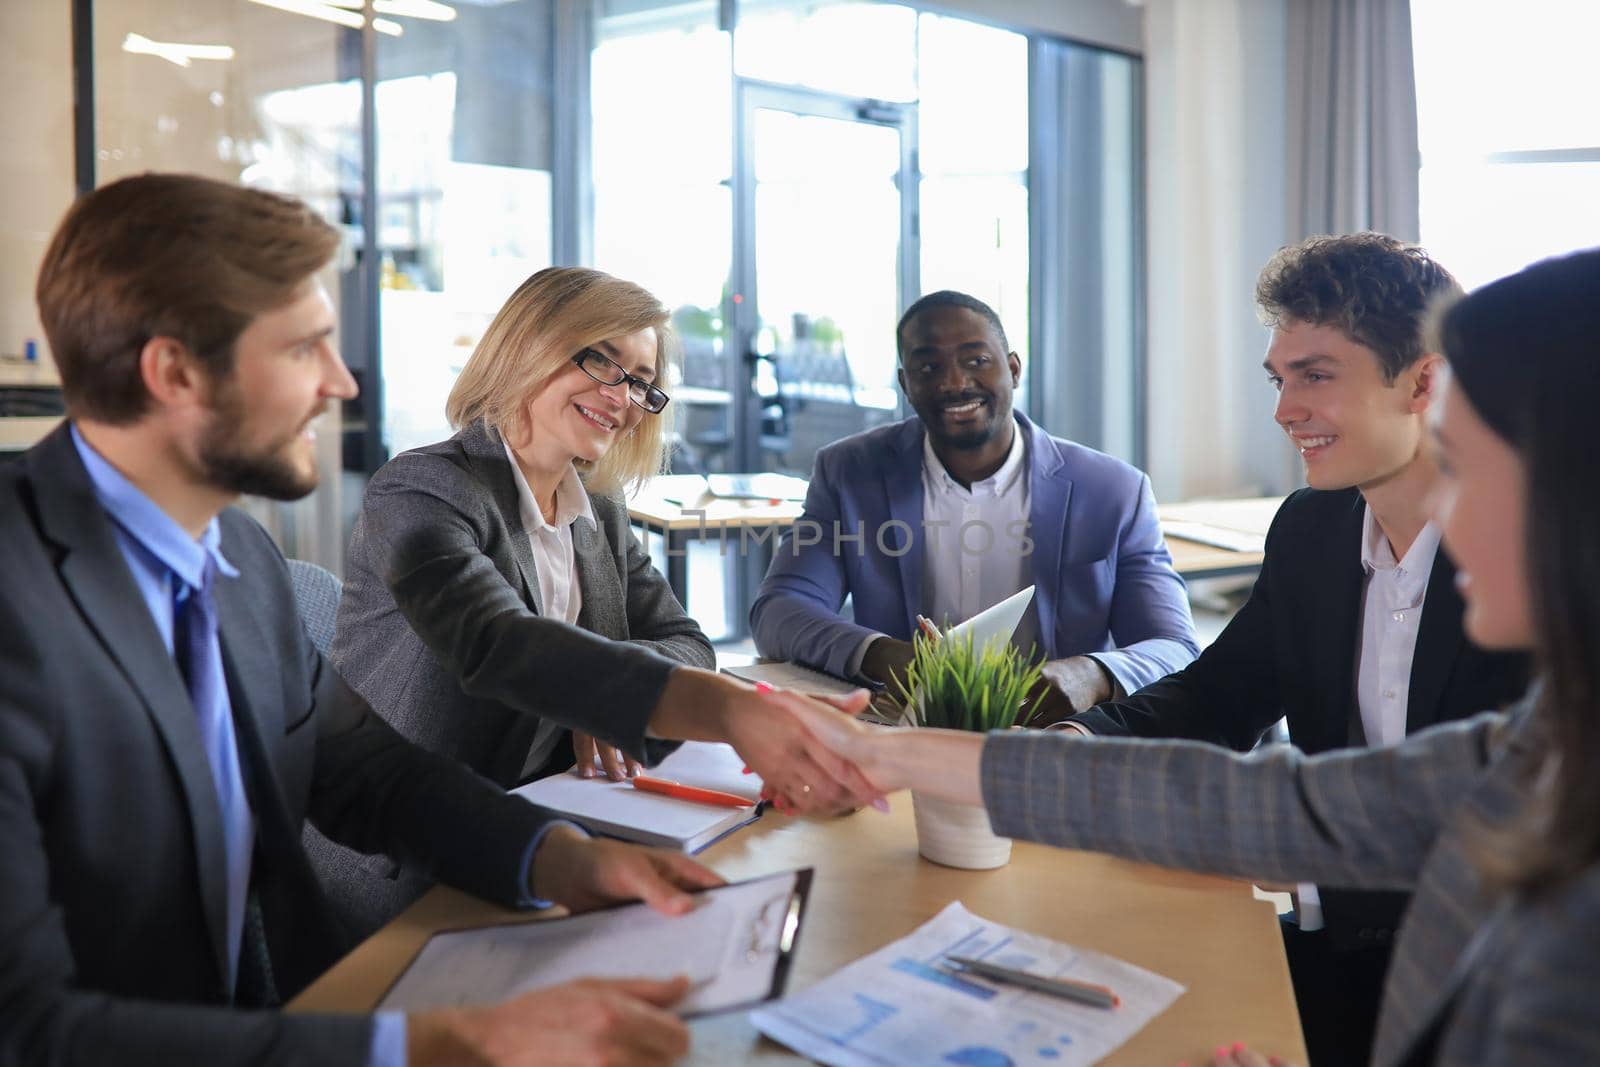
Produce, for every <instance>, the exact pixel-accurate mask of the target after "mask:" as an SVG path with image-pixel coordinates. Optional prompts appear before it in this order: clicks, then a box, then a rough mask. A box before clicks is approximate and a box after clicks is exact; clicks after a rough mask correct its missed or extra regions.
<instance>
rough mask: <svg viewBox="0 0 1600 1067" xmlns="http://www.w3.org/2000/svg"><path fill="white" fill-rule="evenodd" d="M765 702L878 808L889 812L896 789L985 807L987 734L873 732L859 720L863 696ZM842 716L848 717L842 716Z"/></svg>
mask: <svg viewBox="0 0 1600 1067" xmlns="http://www.w3.org/2000/svg"><path fill="white" fill-rule="evenodd" d="M763 696H764V697H765V699H766V701H767V703H768V704H769V705H771V706H773V707H775V708H782V709H784V710H785V711H787V712H788V713H789V714H791V715H793V716H794V717H795V718H796V719H797V720H798V721H799V722H801V723H802V724H803V725H804V727H805V728H806V730H808V731H809V732H810V733H811V735H812V737H814V738H815V740H816V742H817V744H819V745H821V746H822V747H823V748H825V749H827V751H828V752H829V754H830V755H832V756H833V757H834V758H835V759H837V760H839V761H841V762H842V763H843V764H845V765H846V766H848V767H851V768H852V769H853V770H854V771H855V773H857V774H858V775H860V776H861V777H862V778H863V779H865V781H866V782H867V784H868V786H869V787H870V789H871V794H870V795H869V798H868V799H869V800H871V801H872V802H873V806H874V807H877V808H880V809H884V808H885V805H884V804H882V803H879V802H880V801H882V799H883V797H884V795H885V794H887V793H892V792H894V791H895V790H897V789H915V790H917V791H918V792H919V793H931V794H932V795H934V796H938V797H943V798H944V799H946V800H953V801H955V802H957V803H960V804H982V803H983V788H982V782H981V780H980V764H981V759H982V754H983V739H984V735H983V734H977V733H967V732H965V731H962V730H932V729H923V728H913V727H903V726H872V725H869V724H867V723H864V722H860V721H859V720H857V719H856V718H855V717H854V716H855V715H856V714H859V712H860V710H861V705H862V704H863V703H864V701H863V700H862V699H861V696H860V695H859V694H857V695H854V696H852V697H839V698H817V699H812V698H808V697H802V696H800V695H799V694H798V693H793V692H789V691H787V690H782V689H771V688H768V689H767V690H765V691H764V693H763ZM821 704H829V705H832V707H831V708H830V707H823V706H821ZM834 709H837V710H834ZM840 711H843V712H845V713H846V714H844V715H841V714H839V712H840ZM775 792H776V795H777V796H778V797H780V798H787V799H788V800H790V801H791V802H792V801H793V794H786V793H784V792H783V791H782V790H781V789H779V790H777V791H775ZM780 810H782V809H781V808H780Z"/></svg>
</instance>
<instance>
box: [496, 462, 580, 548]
mask: <svg viewBox="0 0 1600 1067" xmlns="http://www.w3.org/2000/svg"><path fill="white" fill-rule="evenodd" d="M500 447H501V448H504V449H505V450H506V462H508V463H510V464H511V476H512V477H513V478H514V479H516V483H517V511H518V512H520V513H521V516H522V528H523V529H525V530H527V531H528V532H529V533H535V532H537V531H539V530H543V529H546V528H547V527H548V528H550V529H562V528H564V527H567V526H571V525H572V524H573V523H574V522H575V521H577V520H578V519H584V520H587V521H588V523H589V525H590V526H597V525H598V524H597V523H596V522H595V518H594V508H593V507H591V506H590V505H589V493H588V491H587V490H585V489H584V488H583V480H582V479H581V478H579V477H578V468H577V467H575V466H573V465H572V464H571V463H568V464H567V469H566V472H565V473H564V474H562V475H561V482H560V484H559V485H557V486H556V521H555V522H545V521H544V512H543V510H541V509H540V507H539V504H538V501H536V500H534V499H533V490H532V489H530V488H528V479H527V478H525V477H524V476H523V474H522V467H521V466H520V465H519V464H518V463H517V456H516V453H514V452H512V451H511V446H510V445H508V444H506V443H505V442H504V441H501V442H500Z"/></svg>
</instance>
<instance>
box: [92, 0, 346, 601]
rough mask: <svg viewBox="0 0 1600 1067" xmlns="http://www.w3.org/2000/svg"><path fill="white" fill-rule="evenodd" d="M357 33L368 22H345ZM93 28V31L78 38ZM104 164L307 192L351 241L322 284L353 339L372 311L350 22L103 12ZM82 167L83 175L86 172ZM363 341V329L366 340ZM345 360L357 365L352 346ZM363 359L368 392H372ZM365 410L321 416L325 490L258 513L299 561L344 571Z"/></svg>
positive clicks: (155, 2) (127, 0)
mask: <svg viewBox="0 0 1600 1067" xmlns="http://www.w3.org/2000/svg"><path fill="white" fill-rule="evenodd" d="M343 14H346V15H349V16H350V18H347V19H345V23H349V22H351V21H352V20H353V21H354V24H355V25H357V26H359V25H360V16H359V15H355V14H354V13H349V12H345V13H343ZM85 28H86V27H83V26H82V25H81V24H80V26H79V27H77V32H79V33H82V32H83V31H84V29H85ZM90 32H91V36H92V40H91V44H92V54H93V84H94V106H93V109H92V114H93V121H94V130H93V135H94V154H93V173H92V177H91V176H89V175H85V174H83V173H80V174H79V175H78V181H79V185H80V187H82V186H84V185H87V184H94V185H102V184H105V183H106V182H110V181H115V180H116V179H117V178H121V177H124V176H127V175H130V174H138V173H142V172H144V171H151V170H166V171H186V172H189V173H194V174H202V175H205V176H207V177H212V178H218V179H222V180H224V181H237V182H242V183H243V184H245V185H252V186H258V187H260V188H263V189H270V190H273V191H275V192H282V193H289V194H292V195H294V196H298V197H300V198H302V199H304V200H305V201H307V202H308V203H309V204H311V205H312V206H313V207H315V208H316V209H317V210H318V211H320V212H321V213H322V214H323V215H324V217H326V218H327V219H328V221H330V222H333V223H336V224H338V225H339V226H340V227H341V228H342V229H343V230H344V232H345V235H346V241H345V245H344V247H343V249H342V250H341V252H340V254H339V256H338V257H337V259H336V260H335V262H334V264H333V265H332V266H331V267H330V268H329V270H328V272H327V276H326V277H325V278H324V279H323V282H324V285H325V286H326V287H327V290H328V293H329V295H330V296H331V297H332V298H333V301H334V304H335V307H336V308H337V310H338V312H339V316H340V323H341V333H343V334H344V335H345V336H346V337H348V335H349V334H350V332H351V331H352V328H353V326H354V324H355V322H356V321H357V320H358V319H359V316H360V314H361V308H362V300H361V292H360V284H359V278H360V272H359V268H358V262H357V258H358V251H359V248H360V245H361V233H360V225H359V223H360V219H361V213H362V203H361V198H362V163H361V158H362V153H361V129H362V121H361V120H362V93H361V81H360V74H361V35H360V34H359V32H357V31H356V30H354V29H352V28H351V27H350V26H349V25H347V24H342V23H340V22H330V21H327V20H325V19H317V18H307V17H305V16H303V15H298V14H293V13H290V12H287V11H284V10H280V9H275V8H273V7H270V6H267V5H264V4H259V3H247V2H245V0H226V2H216V3H205V4H195V3H189V2H187V0H120V2H118V3H115V4H107V3H100V4H95V5H93V20H92V30H91V31H90ZM80 169H81V168H80ZM358 332H359V331H358ZM346 344H347V356H348V354H349V353H348V341H347V342H346ZM359 355H360V353H359V352H357V353H356V356H357V358H355V359H352V360H351V362H352V364H353V365H354V366H353V369H354V370H356V372H357V376H358V378H359V379H362V386H363V388H364V389H365V388H367V387H368V386H369V384H370V378H369V376H367V375H366V374H365V373H364V367H363V366H362V362H361V360H360V359H359ZM362 405H363V401H360V400H358V401H356V402H354V403H353V404H350V405H347V406H346V410H345V411H344V412H343V418H344V419H345V420H346V425H345V426H343V427H342V426H341V422H340V420H341V413H340V412H338V411H333V412H330V413H329V414H327V415H325V416H323V418H322V420H321V422H322V424H321V425H320V426H319V427H318V430H319V434H318V450H319V454H320V466H321V468H322V487H321V488H319V489H318V491H317V492H316V493H315V494H313V495H312V496H311V497H309V498H307V499H306V500H304V501H299V502H297V503H294V504H279V503H275V502H269V501H263V500H252V501H247V502H246V507H247V509H248V510H250V511H251V512H252V513H253V514H254V515H255V516H256V517H257V518H258V519H260V520H261V521H262V523H263V524H264V525H265V526H266V527H267V529H268V530H269V531H271V532H272V534H273V535H274V537H276V538H277V540H278V543H279V544H280V545H281V546H282V547H283V549H284V551H285V552H286V553H287V554H289V555H296V556H300V557H302V558H306V559H311V560H315V561H317V562H319V563H322V564H323V565H325V566H328V567H329V568H330V569H333V570H334V571H335V572H336V573H337V572H338V571H339V570H340V569H341V564H342V559H343V547H342V546H343V543H344V527H345V523H344V511H345V508H344V507H342V506H341V502H342V503H343V504H345V505H349V506H353V505H354V504H355V503H359V499H360V494H359V487H358V489H357V491H356V492H355V494H354V500H351V499H350V498H349V494H344V499H343V501H341V477H340V471H341V468H342V467H343V465H344V464H343V463H342V462H341V459H342V449H341V439H342V437H343V436H344V435H343V434H342V433H341V429H344V430H348V431H350V432H353V433H354V434H355V435H356V436H357V438H359V436H360V434H361V427H362V426H363V423H364V419H365V417H366V415H365V409H364V408H363V406H362Z"/></svg>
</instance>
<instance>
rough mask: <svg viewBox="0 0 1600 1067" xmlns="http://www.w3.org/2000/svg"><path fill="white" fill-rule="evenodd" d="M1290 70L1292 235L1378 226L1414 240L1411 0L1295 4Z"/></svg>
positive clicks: (1322, 0)
mask: <svg viewBox="0 0 1600 1067" xmlns="http://www.w3.org/2000/svg"><path fill="white" fill-rule="evenodd" d="M1288 76H1289V85H1288V98H1287V105H1288V134H1289V175H1288V177H1289V183H1288V189H1289V228H1290V231H1291V233H1290V236H1291V238H1294V239H1298V238H1301V237H1308V236H1310V235H1312V234H1318V233H1353V232H1355V231H1358V230H1380V231H1382V232H1384V233H1388V234H1393V235H1394V236H1395V237H1399V238H1401V239H1402V240H1406V241H1415V240H1417V239H1418V235H1419V232H1420V231H1419V226H1418V217H1417V214H1418V213H1417V167H1418V163H1419V154H1418V151H1417V88H1416V78H1415V75H1414V72H1413V69H1412V61H1411V4H1410V2H1409V0H1294V2H1293V3H1290V4H1289V5H1288Z"/></svg>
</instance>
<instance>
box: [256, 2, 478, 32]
mask: <svg viewBox="0 0 1600 1067" xmlns="http://www.w3.org/2000/svg"><path fill="white" fill-rule="evenodd" d="M250 2H251V3H252V4H260V5H261V6H262V7H271V8H276V9H277V10H279V11H288V12H291V13H293V14H296V15H309V16H310V17H312V18H314V19H322V20H324V21H325V22H336V23H338V24H339V25H341V26H348V27H349V28H350V29H352V30H359V29H360V28H361V25H362V22H363V19H362V16H361V12H359V11H353V10H348V9H350V8H359V7H360V6H361V2H360V0H355V2H353V3H352V2H351V0H326V2H324V0H250ZM441 6H443V5H441ZM454 14H455V12H454V11H452V12H451V15H452V16H453V15H454ZM372 28H373V29H375V30H377V31H378V32H379V33H386V34H388V35H389V36H390V37H399V36H400V35H401V34H403V33H404V32H405V27H403V26H401V25H400V24H399V23H398V22H394V21H392V20H390V19H373V20H372Z"/></svg>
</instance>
